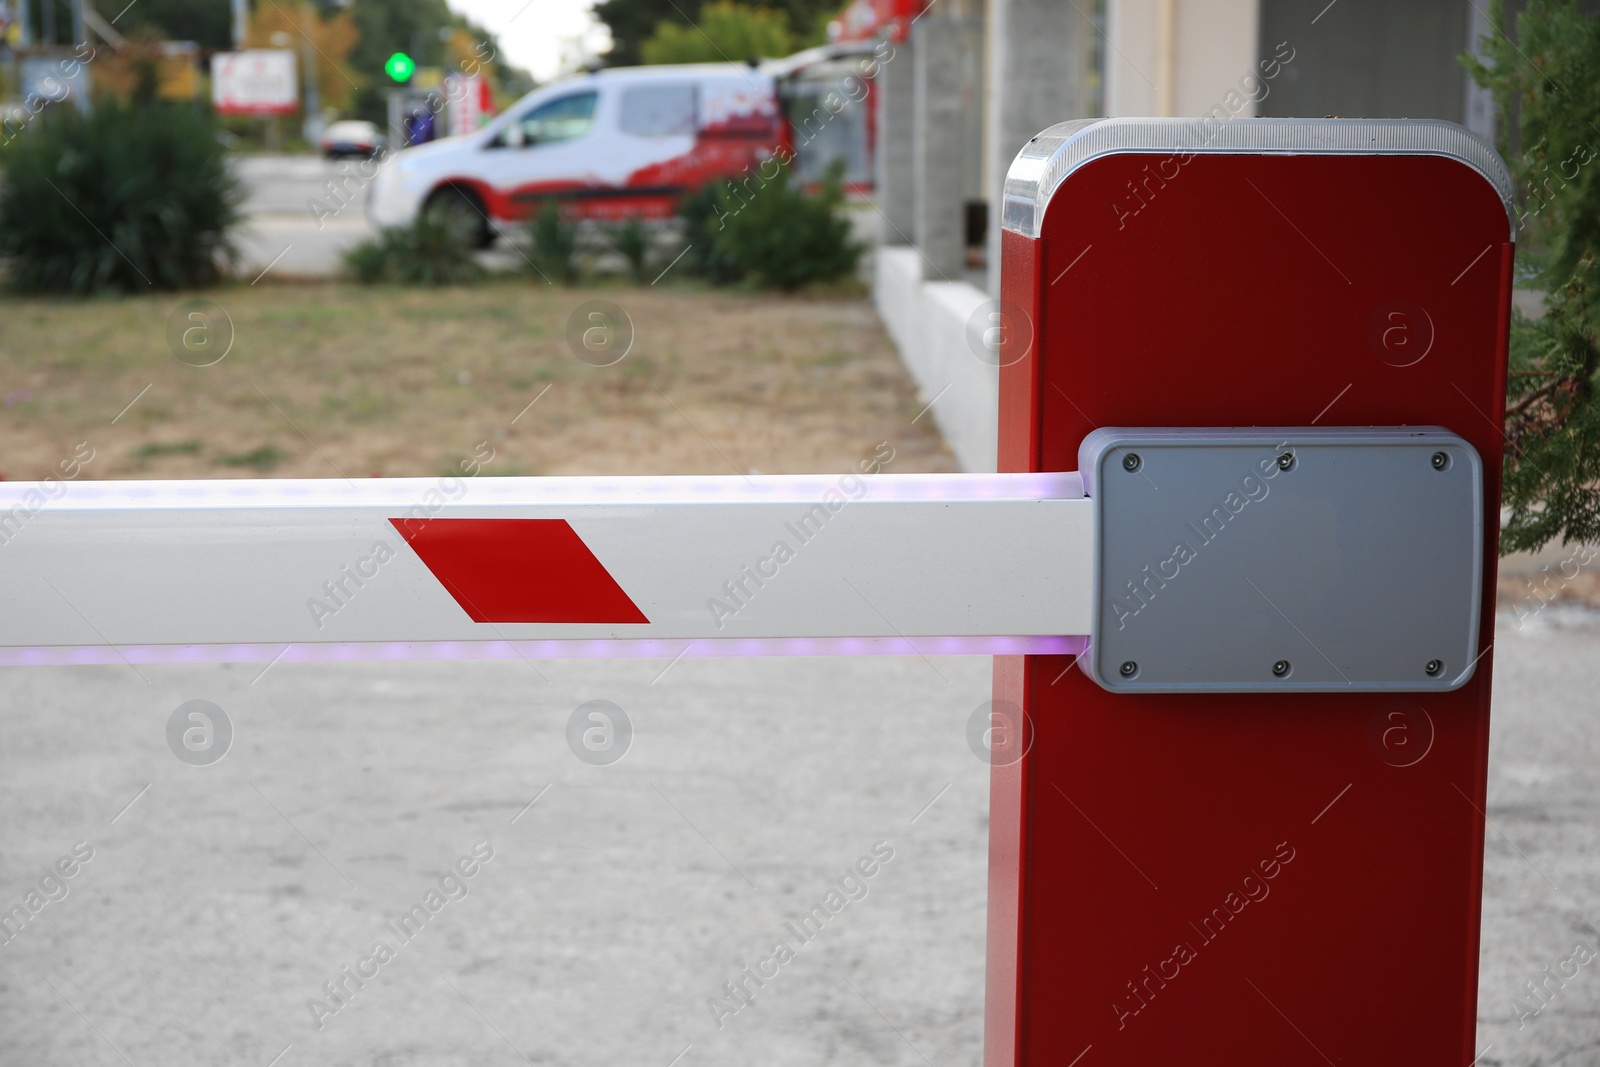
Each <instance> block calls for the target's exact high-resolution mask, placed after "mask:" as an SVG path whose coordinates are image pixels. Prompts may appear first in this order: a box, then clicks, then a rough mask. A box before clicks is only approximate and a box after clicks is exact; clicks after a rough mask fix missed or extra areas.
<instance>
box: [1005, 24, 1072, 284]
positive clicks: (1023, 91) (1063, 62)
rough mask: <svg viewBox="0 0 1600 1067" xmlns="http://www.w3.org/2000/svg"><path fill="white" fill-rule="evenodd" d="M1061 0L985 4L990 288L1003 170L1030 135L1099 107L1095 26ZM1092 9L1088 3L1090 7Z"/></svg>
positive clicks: (1007, 167) (1009, 164)
mask: <svg viewBox="0 0 1600 1067" xmlns="http://www.w3.org/2000/svg"><path fill="white" fill-rule="evenodd" d="M1085 6H1086V5H1083V4H1068V3H1063V2H1062V0H993V3H992V5H991V6H990V8H989V25H988V31H989V41H988V47H989V64H988V78H989V94H988V114H989V134H990V137H989V145H990V149H989V150H990V152H991V153H992V154H991V156H990V159H989V166H990V168H991V169H990V172H989V291H990V292H991V293H993V294H996V295H998V294H999V292H1000V206H1001V203H1002V202H1003V201H1004V199H1005V180H1006V171H1007V170H1009V169H1010V168H1011V161H1012V159H1014V158H1015V157H1016V154H1017V152H1018V151H1019V150H1021V148H1022V146H1023V145H1025V144H1027V143H1028V140H1029V138H1031V137H1033V135H1034V134H1036V133H1038V132H1039V131H1040V130H1042V129H1044V128H1045V127H1046V126H1053V125H1055V124H1056V123H1058V122H1065V121H1066V120H1068V119H1081V118H1086V117H1088V116H1090V115H1092V114H1093V113H1094V112H1095V111H1097V110H1098V108H1099V104H1098V101H1097V99H1096V94H1095V89H1094V86H1095V83H1096V81H1097V77H1096V76H1097V74H1098V72H1097V71H1096V70H1095V66H1096V56H1097V54H1098V31H1096V29H1095V27H1094V24H1093V23H1092V22H1090V21H1089V19H1088V17H1087V16H1085V15H1084V14H1083V13H1082V11H1081V10H1080V8H1083V7H1085ZM1090 10H1092V8H1090Z"/></svg>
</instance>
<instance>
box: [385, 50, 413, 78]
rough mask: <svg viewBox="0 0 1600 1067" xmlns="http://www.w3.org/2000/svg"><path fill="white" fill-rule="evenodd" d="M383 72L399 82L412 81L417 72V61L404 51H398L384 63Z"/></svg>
mask: <svg viewBox="0 0 1600 1067" xmlns="http://www.w3.org/2000/svg"><path fill="white" fill-rule="evenodd" d="M383 72H384V73H385V74H387V75H389V77H391V78H393V79H394V80H395V81H397V82H406V81H410V80H411V75H413V74H415V73H416V72H417V61H416V60H414V59H412V58H411V57H410V56H408V55H406V54H405V53H404V52H396V53H395V54H394V55H392V56H390V57H389V58H388V60H387V61H385V63H384V64H383Z"/></svg>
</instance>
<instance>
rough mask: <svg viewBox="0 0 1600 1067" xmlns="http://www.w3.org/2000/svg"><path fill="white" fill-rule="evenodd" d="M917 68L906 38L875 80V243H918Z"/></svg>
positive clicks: (913, 50)
mask: <svg viewBox="0 0 1600 1067" xmlns="http://www.w3.org/2000/svg"><path fill="white" fill-rule="evenodd" d="M915 66H916V48H915V47H914V46H913V45H912V43H911V41H909V40H908V41H906V42H904V43H903V44H898V45H896V46H895V49H894V55H893V56H892V57H891V58H890V59H889V61H888V62H886V63H884V64H882V65H881V66H880V67H879V69H878V76H877V77H876V78H875V79H873V93H874V95H875V97H876V100H877V108H878V111H877V127H878V129H877V144H876V146H875V150H874V152H873V161H872V167H873V194H872V200H873V203H874V204H876V205H877V208H878V212H879V219H878V227H879V230H880V238H879V239H880V241H881V243H883V244H886V245H908V244H911V243H912V242H913V241H914V240H916V220H915V214H916V173H915V172H916V168H915V165H914V162H913V160H914V156H913V149H912V139H913V135H914V133H915V130H916V108H915V100H916V91H915V85H916V71H915V69H914V68H915Z"/></svg>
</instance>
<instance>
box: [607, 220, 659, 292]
mask: <svg viewBox="0 0 1600 1067" xmlns="http://www.w3.org/2000/svg"><path fill="white" fill-rule="evenodd" d="M611 245H612V247H613V248H615V249H616V250H617V252H618V253H619V254H620V255H621V256H622V258H623V259H625V260H627V261H628V274H629V275H630V276H631V277H632V278H633V280H634V281H636V282H643V281H644V280H645V274H646V272H647V270H648V268H649V264H650V228H649V227H648V226H646V225H645V224H644V220H642V219H637V218H633V219H629V220H628V221H627V222H624V223H622V224H621V225H620V226H615V227H613V228H612V230H611Z"/></svg>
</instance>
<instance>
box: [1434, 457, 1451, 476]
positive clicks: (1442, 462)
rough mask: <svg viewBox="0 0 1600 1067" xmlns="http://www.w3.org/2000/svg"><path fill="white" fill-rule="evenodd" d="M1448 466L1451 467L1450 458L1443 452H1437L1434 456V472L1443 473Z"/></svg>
mask: <svg viewBox="0 0 1600 1067" xmlns="http://www.w3.org/2000/svg"><path fill="white" fill-rule="evenodd" d="M1448 466H1450V457H1449V456H1447V455H1445V454H1444V453H1443V452H1435V453H1434V454H1433V469H1434V470H1436V471H1442V470H1444V469H1445V468H1446V467H1448Z"/></svg>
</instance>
